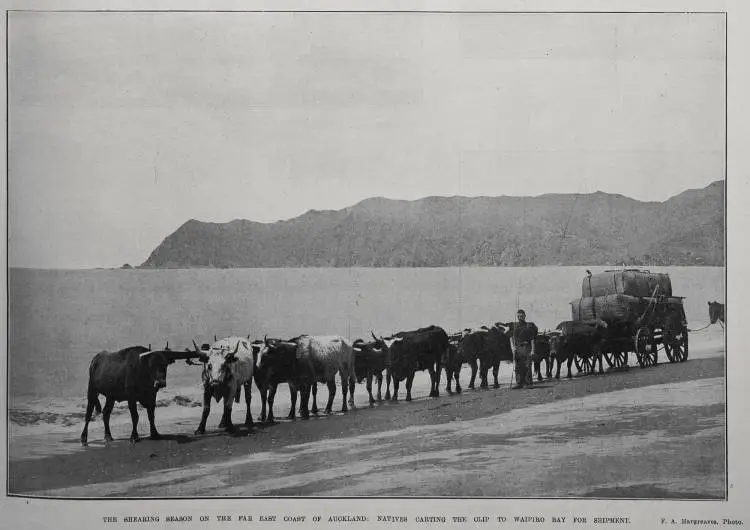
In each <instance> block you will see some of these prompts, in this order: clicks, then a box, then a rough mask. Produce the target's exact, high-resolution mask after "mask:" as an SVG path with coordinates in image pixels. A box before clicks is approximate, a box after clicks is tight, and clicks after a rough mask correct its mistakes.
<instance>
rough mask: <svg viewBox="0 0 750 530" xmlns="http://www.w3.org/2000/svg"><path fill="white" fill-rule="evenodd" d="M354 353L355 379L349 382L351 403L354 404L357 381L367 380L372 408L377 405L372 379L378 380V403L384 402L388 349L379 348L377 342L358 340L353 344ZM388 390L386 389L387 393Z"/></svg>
mask: <svg viewBox="0 0 750 530" xmlns="http://www.w3.org/2000/svg"><path fill="white" fill-rule="evenodd" d="M352 348H353V351H354V378H352V379H350V380H349V403H350V404H354V386H355V379H356V382H357V383H361V382H362V381H365V380H366V385H367V393H368V394H369V399H370V406H372V405H373V404H374V403H375V398H374V397H373V395H372V379H373V377H374V378H375V379H377V380H378V399H377V400H378V401H382V400H383V396H382V394H381V391H382V388H383V371H384V370H385V361H386V348H385V346H384V345H382V346H378V343H377V341H375V342H365V341H363V340H362V339H357V340H355V341H354V343H353V344H352ZM387 391H388V389H387V388H386V392H387Z"/></svg>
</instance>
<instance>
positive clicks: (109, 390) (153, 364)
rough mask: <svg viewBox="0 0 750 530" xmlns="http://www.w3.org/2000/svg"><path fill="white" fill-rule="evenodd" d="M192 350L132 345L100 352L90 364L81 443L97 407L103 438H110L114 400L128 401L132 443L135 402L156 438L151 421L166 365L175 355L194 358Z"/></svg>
mask: <svg viewBox="0 0 750 530" xmlns="http://www.w3.org/2000/svg"><path fill="white" fill-rule="evenodd" d="M198 357H199V355H198V354H196V353H195V352H187V351H186V352H176V351H171V350H169V349H168V347H167V349H164V350H159V351H151V349H150V348H145V347H143V346H132V347H130V348H125V349H122V350H120V351H118V352H106V351H103V352H99V353H97V354H96V355H95V356H94V358H93V359H92V360H91V364H90V365H89V386H88V393H87V397H88V404H87V406H86V424H85V425H84V427H83V432H82V433H81V445H83V446H86V445H88V432H89V422H90V421H91V416H92V414H93V412H94V409H96V411H97V412H101V413H102V419H103V420H104V440H105V441H106V442H111V441H112V433H111V431H110V430H109V418H110V415H111V414H112V409H113V408H114V406H115V402H119V401H127V402H128V408H129V409H130V418H131V420H132V421H133V431H132V433H131V434H130V441H131V442H133V443H135V442H137V441H138V440H139V439H140V437H139V436H138V403H140V404H141V406H143V407H144V408H145V409H146V414H148V423H149V427H150V429H151V439H152V440H156V439H158V438H159V432H158V431H157V430H156V424H155V423H154V410H155V408H156V393H157V392H158V391H159V390H160V389H162V388H164V387H166V386H167V365H169V364H172V363H173V362H175V361H176V360H178V359H186V360H187V359H196V358H198ZM99 394H102V395H103V396H104V397H105V398H106V402H105V403H104V409H103V410H102V406H101V403H99Z"/></svg>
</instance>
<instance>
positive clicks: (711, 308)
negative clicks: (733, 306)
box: [708, 302, 724, 324]
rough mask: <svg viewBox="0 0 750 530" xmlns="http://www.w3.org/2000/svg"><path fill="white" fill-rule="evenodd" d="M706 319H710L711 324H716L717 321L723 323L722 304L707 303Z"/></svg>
mask: <svg viewBox="0 0 750 530" xmlns="http://www.w3.org/2000/svg"><path fill="white" fill-rule="evenodd" d="M708 317H709V318H710V319H711V324H716V322H717V321H719V320H721V321H722V322H724V304H722V303H719V302H709V303H708Z"/></svg>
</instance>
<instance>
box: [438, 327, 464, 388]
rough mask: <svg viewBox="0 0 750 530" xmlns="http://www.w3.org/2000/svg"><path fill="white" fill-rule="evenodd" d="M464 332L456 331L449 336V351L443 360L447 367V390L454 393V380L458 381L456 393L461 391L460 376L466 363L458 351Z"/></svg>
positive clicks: (444, 366)
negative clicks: (452, 385)
mask: <svg viewBox="0 0 750 530" xmlns="http://www.w3.org/2000/svg"><path fill="white" fill-rule="evenodd" d="M462 337H463V333H454V334H452V335H449V336H448V351H447V353H446V354H445V356H444V357H443V359H442V360H441V365H442V367H443V368H444V369H445V391H446V392H448V393H449V394H452V393H453V390H452V389H451V384H452V382H453V380H454V379H455V381H456V393H457V394H460V393H461V382H460V381H459V376H460V374H461V366H462V365H463V363H464V359H462V358H461V356H460V355H459V353H458V346H459V344H460V343H461V338H462Z"/></svg>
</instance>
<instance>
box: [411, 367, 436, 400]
mask: <svg viewBox="0 0 750 530" xmlns="http://www.w3.org/2000/svg"><path fill="white" fill-rule="evenodd" d="M429 372H430V397H438V396H439V395H440V391H439V390H438V382H439V380H440V370H439V369H438V370H437V371H435V369H434V368H433V367H432V366H430V368H429ZM407 384H408V383H407ZM407 394H410V392H408V390H407Z"/></svg>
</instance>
